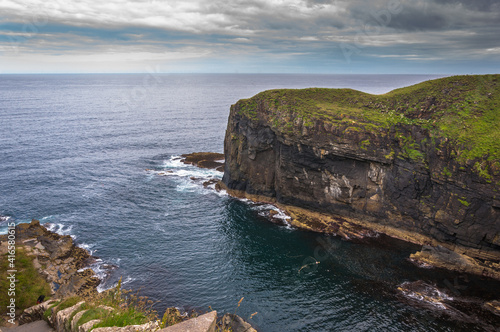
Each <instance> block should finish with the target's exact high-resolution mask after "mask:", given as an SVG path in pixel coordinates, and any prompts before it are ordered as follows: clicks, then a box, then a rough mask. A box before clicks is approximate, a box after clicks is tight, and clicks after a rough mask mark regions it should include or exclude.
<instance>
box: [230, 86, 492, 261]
mask: <svg viewBox="0 0 500 332" xmlns="http://www.w3.org/2000/svg"><path fill="white" fill-rule="evenodd" d="M309 90H310V91H305V90H302V91H305V92H304V93H305V95H306V96H309V95H312V97H311V98H315V96H317V93H318V89H309ZM298 91H300V90H298ZM323 92H324V93H330V92H325V91H323ZM332 93H334V92H332ZM301 97H304V95H301ZM355 102H357V100H356V101H355ZM363 102H364V103H365V104H366V102H365V101H363ZM353 103H354V102H353ZM298 104H300V103H299V102H297V97H296V93H295V92H293V91H288V92H287V91H285V92H283V90H281V91H279V92H278V90H276V91H271V92H265V93H264V95H262V94H260V95H257V96H255V97H254V98H252V99H249V100H242V101H239V102H238V103H236V104H235V105H233V106H232V107H231V112H230V116H229V122H228V127H227V131H226V136H225V144H224V152H225V158H226V164H225V173H224V177H223V183H224V184H225V185H226V187H227V188H229V189H231V190H236V191H240V192H244V193H246V194H250V195H259V196H264V197H269V198H270V199H274V200H276V201H277V202H279V203H281V204H285V205H290V206H297V207H301V208H305V209H308V210H310V211H317V212H321V213H327V214H331V215H335V216H341V217H349V218H351V219H352V220H356V222H358V223H359V224H360V225H365V226H369V227H371V228H374V229H376V230H377V229H382V230H383V231H384V232H385V233H388V234H389V235H400V234H401V232H403V233H405V234H406V235H405V236H404V237H405V238H406V239H409V240H411V241H414V242H418V243H422V244H424V243H427V244H433V245H438V244H439V245H442V246H444V247H447V248H449V249H451V250H454V251H456V252H459V253H461V254H466V255H468V256H471V257H475V258H478V259H481V260H489V261H496V262H497V261H500V195H498V193H497V190H498V185H497V183H500V182H499V180H500V178H499V176H498V173H497V172H491V174H488V176H486V177H485V176H484V174H481V172H480V169H479V171H478V167H477V163H478V161H477V160H469V161H466V162H463V161H459V160H457V158H456V154H457V151H458V153H460V152H459V149H457V145H456V143H455V142H453V140H450V139H449V138H447V137H441V136H439V135H436V133H435V131H432V130H430V129H429V126H427V127H425V126H421V125H418V124H414V123H412V121H401V122H399V123H392V124H391V125H390V126H386V127H383V126H380V127H377V126H368V125H370V121H364V122H363V121H360V118H359V117H356V116H349V109H346V110H345V112H344V111H342V113H341V115H340V116H339V117H333V119H334V120H335V121H332V118H327V117H324V116H322V114H321V112H318V113H316V114H312V113H310V112H309V113H307V112H306V113H305V114H304V112H301V111H302V110H300V105H299V106H297V105H298ZM358 104H359V103H358ZM387 104H388V103H386V104H380V105H376V106H375V107H374V108H380V109H381V110H384V109H387V108H389V107H391V106H392V107H394V108H396V107H397V105H396V106H394V104H389V106H387ZM435 104H436V102H435V103H434V105H435ZM431 108H432V106H431ZM422 110H423V112H421V114H424V115H420V118H423V120H422V121H427V122H429V121H431V120H432V115H430V116H427V119H426V118H425V117H426V115H425V109H422ZM402 114H403V113H402ZM407 116H408V114H405V115H404V117H405V118H406V117H407ZM401 118H403V116H401ZM408 118H409V119H410V120H411V117H409V116H408ZM429 119H431V120H429ZM419 121H420V119H419ZM495 162H496V161H495V160H491V158H490V159H489V160H487V159H484V160H481V163H482V164H481V165H486V164H487V165H489V167H490V168H489V169H490V170H491V169H494V168H495ZM497 195H498V196H497ZM497 197H498V198H497ZM391 230H393V231H391Z"/></svg>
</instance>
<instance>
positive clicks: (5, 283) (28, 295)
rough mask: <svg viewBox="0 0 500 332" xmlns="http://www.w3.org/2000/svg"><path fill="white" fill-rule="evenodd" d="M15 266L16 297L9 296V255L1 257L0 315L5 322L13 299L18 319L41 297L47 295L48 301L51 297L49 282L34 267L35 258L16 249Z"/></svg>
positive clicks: (18, 248) (22, 250) (20, 249)
mask: <svg viewBox="0 0 500 332" xmlns="http://www.w3.org/2000/svg"><path fill="white" fill-rule="evenodd" d="M15 258H16V259H15V261H14V262H13V263H14V266H15V268H14V269H15V270H17V272H16V273H15V275H16V280H17V282H16V287H15V296H9V294H8V293H9V289H10V280H9V279H7V276H8V275H9V274H8V273H7V270H11V268H10V267H9V263H10V262H9V260H8V254H5V255H1V261H0V294H1V295H0V306H1V309H0V315H1V317H2V318H0V319H3V320H5V319H6V318H8V316H7V315H6V313H7V305H9V303H10V299H11V297H13V298H15V300H16V317H17V318H18V317H19V315H20V314H21V312H22V311H23V310H24V309H26V308H29V307H31V306H33V305H35V304H36V300H37V299H38V297H39V296H40V295H45V300H48V298H49V295H50V286H49V284H48V283H47V281H46V280H45V279H44V278H43V277H42V276H41V275H40V274H38V271H37V270H36V269H35V267H34V266H33V256H28V255H27V254H26V252H25V251H24V249H23V248H20V247H16V255H15Z"/></svg>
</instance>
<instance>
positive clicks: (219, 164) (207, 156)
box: [181, 152, 224, 172]
mask: <svg viewBox="0 0 500 332" xmlns="http://www.w3.org/2000/svg"><path fill="white" fill-rule="evenodd" d="M181 157H182V159H181V161H182V162H183V163H184V164H188V165H194V166H198V167H200V168H214V169H216V170H218V171H220V172H223V171H224V155H223V154H222V153H216V152H193V153H189V154H183V155H182V156H181Z"/></svg>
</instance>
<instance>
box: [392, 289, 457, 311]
mask: <svg viewBox="0 0 500 332" xmlns="http://www.w3.org/2000/svg"><path fill="white" fill-rule="evenodd" d="M407 284H409V282H404V283H402V284H401V285H400V291H401V292H402V293H403V294H404V295H405V296H406V297H408V298H411V299H413V300H416V301H419V302H424V303H426V304H429V305H432V306H434V307H437V308H439V309H443V310H446V309H448V307H447V306H446V304H444V303H443V302H442V301H445V300H448V301H452V300H453V297H451V296H449V295H448V294H446V293H444V292H441V291H440V290H439V289H437V288H436V287H434V286H431V285H426V287H427V288H429V289H428V292H426V293H424V292H415V291H412V290H410V289H404V286H405V285H407Z"/></svg>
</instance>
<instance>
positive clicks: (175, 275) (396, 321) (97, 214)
mask: <svg viewBox="0 0 500 332" xmlns="http://www.w3.org/2000/svg"><path fill="white" fill-rule="evenodd" d="M431 78H435V76H425V75H257V74H255V75H244V74H234V75H194V74H185V75H181V74H175V75H174V74H164V75H162V74H144V75H2V76H0V215H3V216H6V217H10V221H15V222H16V223H24V222H29V221H30V220H31V219H32V218H35V219H39V220H40V221H41V223H43V224H46V225H47V227H48V228H49V229H51V230H53V231H56V232H58V233H61V234H69V235H71V236H73V238H74V240H75V242H76V243H77V244H78V245H79V246H81V247H83V248H86V249H87V250H89V251H90V252H91V253H92V254H93V255H95V256H96V257H99V260H98V261H97V262H96V263H95V264H93V266H92V268H93V269H94V270H95V271H96V273H97V274H98V275H99V276H100V278H101V279H102V283H101V285H100V288H99V289H100V290H103V289H107V288H109V287H112V286H113V285H115V284H116V282H117V280H118V279H119V278H120V277H121V278H122V280H123V283H124V287H126V288H131V289H135V290H137V289H140V292H141V294H142V295H146V296H148V297H150V298H151V299H152V300H154V301H155V302H156V305H155V308H156V309H157V310H158V311H159V312H160V314H161V313H162V312H161V311H162V310H164V309H165V308H166V307H169V306H176V307H178V308H180V309H181V310H185V311H189V310H192V309H195V310H198V311H206V310H209V306H210V307H211V308H213V309H215V310H217V311H218V312H219V313H224V312H232V313H234V312H236V313H237V314H239V315H241V316H242V317H243V318H246V319H248V318H249V317H250V315H251V314H253V313H255V312H257V314H255V315H254V316H253V317H252V318H251V319H249V321H250V322H251V323H252V324H253V325H254V326H255V327H256V328H258V329H259V330H260V331H403V330H404V331H455V330H458V329H460V328H467V329H468V330H474V329H476V330H480V328H479V327H477V326H475V325H467V324H462V323H460V322H457V321H455V320H454V319H453V317H448V316H447V315H446V313H445V311H446V308H440V307H439V306H438V305H435V306H430V307H429V306H427V307H426V306H425V305H422V306H419V305H418V303H417V304H415V303H412V302H411V301H409V300H408V299H407V298H405V296H402V294H401V292H400V291H398V289H397V288H398V287H399V286H400V285H402V284H403V283H405V282H411V281H415V280H425V281H426V282H427V283H429V284H430V285H436V286H440V287H441V289H445V290H446V286H445V285H446V283H445V281H447V280H452V281H453V280H454V278H456V275H455V274H453V273H448V274H447V273H446V272H443V271H437V270H434V269H422V268H418V267H416V266H414V265H413V264H412V263H411V262H409V261H408V260H407V258H408V256H409V254H410V253H412V252H415V251H417V250H418V249H419V248H418V246H415V245H411V244H407V243H404V242H401V241H396V240H392V239H389V238H386V237H384V236H380V237H378V238H374V239H370V240H368V241H363V242H349V241H344V240H341V239H339V238H336V237H332V236H326V235H320V234H316V233H312V232H306V231H302V230H296V229H293V228H291V227H289V226H287V220H286V216H284V215H281V217H282V219H283V221H284V222H283V225H277V224H274V223H270V222H269V220H268V219H267V218H266V217H265V211H266V210H268V209H272V208H273V207H272V206H271V207H269V206H267V207H266V206H262V205H258V204H253V203H251V202H248V201H241V200H237V199H233V198H230V197H228V196H227V195H225V193H223V192H217V191H215V190H214V188H213V186H208V187H204V186H203V182H204V181H207V180H210V179H220V178H221V177H222V173H219V172H217V171H215V170H207V169H198V168H196V167H194V166H190V165H185V164H183V163H181V162H180V160H179V156H180V155H181V154H183V153H190V152H197V151H213V152H222V151H223V140H224V133H225V129H226V125H227V118H228V114H229V107H230V105H231V104H233V103H235V102H236V101H237V100H238V99H241V98H249V97H251V96H253V95H255V94H256V93H258V92H260V91H263V90H266V89H275V88H307V87H329V88H353V89H358V90H361V91H365V92H368V93H374V94H380V93H385V92H388V91H390V90H392V89H394V88H398V87H403V86H407V85H410V84H415V83H418V82H421V81H424V80H427V79H431ZM278 212H279V211H278ZM4 219H5V220H6V218H4ZM0 228H1V229H0V230H1V231H2V232H4V233H5V230H6V221H3V222H0ZM316 262H318V263H316ZM460 280H461V279H460ZM459 282H461V281H459ZM469 282H471V281H470V280H469ZM451 291H452V290H448V292H451ZM242 297H244V299H243V301H242V302H241V305H240V306H239V307H238V306H237V304H238V301H239V300H240V299H241V298H242ZM440 310H441V311H443V313H441V312H440ZM436 312H437V313H438V314H437V315H436V314H435V313H436Z"/></svg>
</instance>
